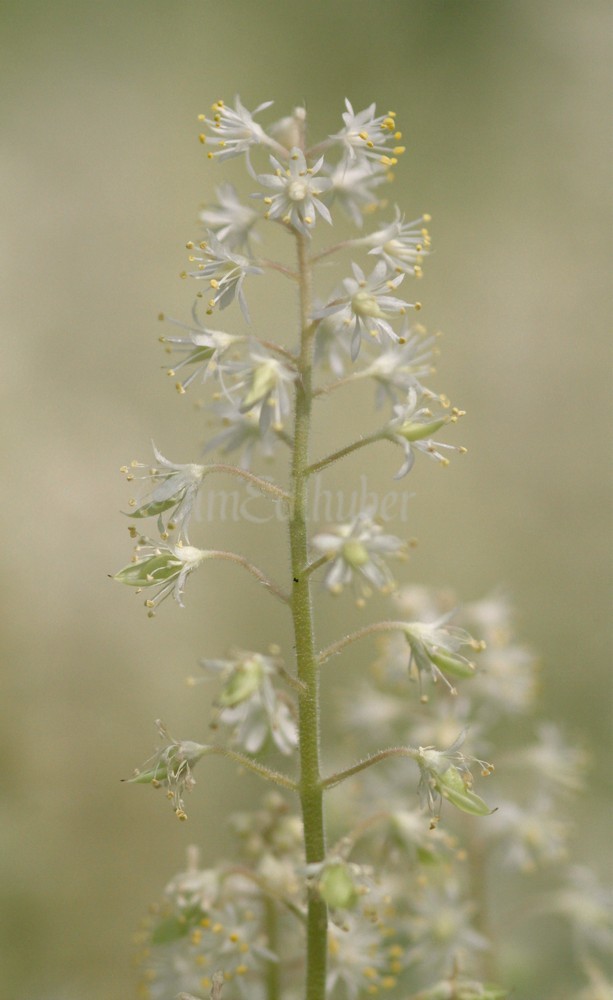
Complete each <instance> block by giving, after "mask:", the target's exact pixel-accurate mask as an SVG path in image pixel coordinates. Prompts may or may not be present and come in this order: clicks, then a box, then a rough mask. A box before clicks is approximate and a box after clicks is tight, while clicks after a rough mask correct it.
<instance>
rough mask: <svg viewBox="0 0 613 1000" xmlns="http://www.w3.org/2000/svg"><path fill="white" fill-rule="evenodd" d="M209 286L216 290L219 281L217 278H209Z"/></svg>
mask: <svg viewBox="0 0 613 1000" xmlns="http://www.w3.org/2000/svg"><path fill="white" fill-rule="evenodd" d="M209 286H210V288H214V289H215V291H217V289H218V288H219V282H218V280H217V278H211V280H210V281H209Z"/></svg>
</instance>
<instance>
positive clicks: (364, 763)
mask: <svg viewBox="0 0 613 1000" xmlns="http://www.w3.org/2000/svg"><path fill="white" fill-rule="evenodd" d="M417 756H418V751H417V750H414V749H413V748H412V747H388V749H387V750H378V751H377V752H376V753H373V754H371V755H370V756H369V757H365V758H364V760H360V761H358V763H357V764H354V765H353V766H352V767H348V768H347V769H346V770H344V771H336V772H335V773H334V774H331V775H330V776H329V777H327V778H323V779H322V782H321V787H322V788H324V789H328V788H334V786H335V785H340V783H341V782H342V781H346V780H347V778H351V777H353V775H354V774H359V773H360V771H365V770H366V769H367V768H369V767H372V766H373V764H378V763H379V762H380V761H382V760H387V759H388V758H389V757H408V758H410V760H416V759H417Z"/></svg>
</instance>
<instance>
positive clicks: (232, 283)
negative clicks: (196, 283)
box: [183, 233, 264, 323]
mask: <svg viewBox="0 0 613 1000" xmlns="http://www.w3.org/2000/svg"><path fill="white" fill-rule="evenodd" d="M187 248H188V250H190V251H191V253H190V257H189V260H190V263H192V264H196V265H197V269H196V270H195V271H187V272H185V271H184V272H183V274H184V275H185V276H186V277H187V276H189V277H190V278H198V279H199V280H202V279H204V280H205V281H207V282H208V284H209V286H210V288H211V291H212V295H211V298H210V299H208V300H207V313H208V314H209V315H210V313H212V311H213V309H214V308H215V307H216V306H219V308H220V309H225V308H226V306H229V305H230V303H231V302H233V301H234V299H235V298H236V299H238V302H239V305H240V307H241V309H242V312H243V316H244V317H245V319H246V321H247V322H248V323H249V322H250V319H249V310H248V309H247V302H246V301H245V296H244V294H243V282H244V280H245V277H246V276H247V275H248V274H263V273H264V272H263V271H262V268H261V267H257V266H256V265H255V264H253V263H252V262H251V260H249V258H248V257H244V256H243V255H242V254H239V253H234V252H233V251H231V250H230V249H229V248H228V247H225V246H224V245H223V243H220V242H219V240H218V239H217V237H216V236H215V234H214V233H209V234H208V235H207V239H206V240H201V242H200V243H198V245H197V246H196V244H194V243H188V244H187ZM197 251H200V252H197Z"/></svg>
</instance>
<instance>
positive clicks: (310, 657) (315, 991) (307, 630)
mask: <svg viewBox="0 0 613 1000" xmlns="http://www.w3.org/2000/svg"><path fill="white" fill-rule="evenodd" d="M296 241H297V248H298V273H299V276H300V280H299V289H300V328H301V335H300V355H299V358H298V370H299V372H300V378H299V379H298V380H297V382H296V389H295V407H296V408H295V424H294V450H293V460H292V503H291V517H290V522H289V533H290V550H291V562H292V577H293V581H294V583H293V591H292V600H291V609H292V616H293V623H294V638H295V646H296V663H297V672H298V678H299V680H300V681H301V682H302V684H304V690H302V691H301V692H300V696H299V700H298V706H299V754H300V802H301V807H302V819H303V823H304V847H305V855H306V862H307V864H313V863H315V862H319V861H323V860H324V857H325V853H326V842H325V830H324V816H323V793H322V787H321V779H320V762H319V761H320V748H319V741H320V735H319V732H320V719H319V670H318V664H317V656H316V654H315V647H314V640H313V612H312V606H311V593H310V577H309V574H307V573H305V572H304V570H305V567H306V566H307V565H308V531H307V502H308V472H307V463H308V449H309V436H310V429H311V403H312V353H313V333H314V327H313V326H312V323H311V316H310V314H311V270H310V266H309V263H308V255H307V252H308V239H307V238H306V237H304V236H303V235H302V234H300V233H297V234H296ZM327 926H328V914H327V907H326V904H325V902H324V901H323V899H322V898H321V896H320V895H319V894H318V893H317V891H316V890H315V889H311V890H310V892H309V899H308V912H307V969H306V992H305V998H306V1000H325V995H326V962H327V950H328V942H327V937H328V932H327Z"/></svg>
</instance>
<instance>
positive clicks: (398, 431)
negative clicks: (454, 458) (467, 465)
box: [387, 383, 466, 479]
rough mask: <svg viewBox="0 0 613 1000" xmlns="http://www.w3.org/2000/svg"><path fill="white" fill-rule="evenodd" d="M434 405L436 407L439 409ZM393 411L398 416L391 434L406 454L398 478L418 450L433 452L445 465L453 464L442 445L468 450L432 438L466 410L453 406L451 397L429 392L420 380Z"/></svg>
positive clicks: (409, 468)
mask: <svg viewBox="0 0 613 1000" xmlns="http://www.w3.org/2000/svg"><path fill="white" fill-rule="evenodd" d="M433 406H435V407H436V409H435V410H433V408H432V407H433ZM393 412H394V416H393V418H392V419H391V420H390V422H389V424H388V430H387V437H389V439H390V440H391V441H396V442H398V444H401V445H402V447H403V449H404V455H405V458H404V462H403V463H402V465H401V467H400V469H399V470H398V472H397V473H396V475H395V476H394V479H401V478H402V476H406V474H407V472H409V471H410V470H411V469H412V468H413V464H414V462H415V451H421V452H422V454H424V455H429V456H430V458H434V459H435V460H436V461H437V462H440V463H441V465H449V459H448V458H445V456H444V455H443V454H442V453H441V451H440V450H439V449H445V450H448V451H458V452H460V454H463V453H464V452H465V451H466V449H465V448H462V447H456V446H455V445H451V444H441V443H440V442H438V441H433V440H432V438H431V437H430V434H434V433H435V432H436V431H438V430H440V428H441V427H444V425H445V424H448V423H455V422H456V421H457V420H458V418H459V417H461V416H463V415H464V411H463V410H458V409H456V408H455V407H453V408H450V407H449V402H448V400H446V399H445V398H444V397H441V396H436V395H435V394H434V393H432V392H429V391H428V390H426V389H424V388H423V387H422V386H420V385H419V383H416V384H415V385H413V386H411V388H410V389H409V391H408V393H407V401H406V403H397V404H396V406H394V411H393Z"/></svg>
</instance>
